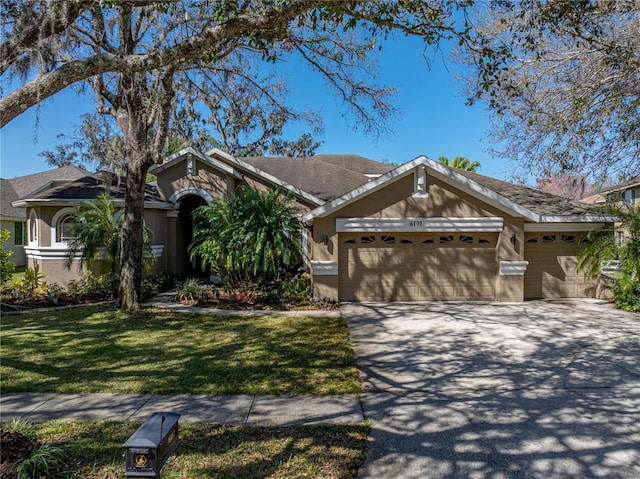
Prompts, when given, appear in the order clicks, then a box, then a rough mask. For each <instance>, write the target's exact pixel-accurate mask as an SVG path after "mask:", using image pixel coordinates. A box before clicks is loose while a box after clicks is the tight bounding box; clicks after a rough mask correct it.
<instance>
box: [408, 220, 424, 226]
mask: <svg viewBox="0 0 640 479" xmlns="http://www.w3.org/2000/svg"><path fill="white" fill-rule="evenodd" d="M409 226H412V227H420V226H422V220H412V221H409Z"/></svg>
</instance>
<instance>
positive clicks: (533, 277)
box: [524, 232, 595, 299]
mask: <svg viewBox="0 0 640 479" xmlns="http://www.w3.org/2000/svg"><path fill="white" fill-rule="evenodd" d="M580 238H581V233H575V232H545V233H526V234H525V250H524V259H525V260H526V261H528V262H529V265H528V266H527V270H526V272H525V275H524V281H525V283H524V284H525V289H524V297H525V299H553V298H585V297H587V298H588V297H594V296H595V284H594V283H592V282H587V281H585V279H584V277H583V276H582V275H580V274H578V273H577V272H576V264H577V263H578V258H577V255H578V252H579V251H580Z"/></svg>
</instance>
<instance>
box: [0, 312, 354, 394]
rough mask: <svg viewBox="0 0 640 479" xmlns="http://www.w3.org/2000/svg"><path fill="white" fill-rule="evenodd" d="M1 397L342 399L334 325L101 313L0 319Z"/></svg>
mask: <svg viewBox="0 0 640 479" xmlns="http://www.w3.org/2000/svg"><path fill="white" fill-rule="evenodd" d="M0 341H1V343H0V357H2V362H1V364H0V375H1V377H2V384H1V386H0V392H1V393H8V392H53V393H89V392H119V393H149V394H175V393H191V394H196V393H197V394H241V393H246V394H305V393H311V394H345V393H357V392H359V389H360V387H359V380H358V374H357V370H356V367H355V361H354V357H353V352H352V350H351V347H350V345H349V339H348V333H347V328H346V324H345V322H344V319H342V318H322V319H318V318H315V319H314V318H308V317H296V318H286V317H271V316H264V317H257V318H247V317H241V316H234V317H222V316H208V315H199V314H183V313H174V312H170V311H166V310H160V309H145V310H143V311H141V312H139V313H135V314H133V313H122V312H115V311H113V310H112V309H109V307H107V306H103V307H98V306H91V307H82V308H77V309H70V310H62V311H54V312H48V313H27V314H19V315H4V316H3V318H2V330H1V332H0Z"/></svg>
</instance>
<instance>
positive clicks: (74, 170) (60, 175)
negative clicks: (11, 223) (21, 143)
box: [0, 166, 87, 218]
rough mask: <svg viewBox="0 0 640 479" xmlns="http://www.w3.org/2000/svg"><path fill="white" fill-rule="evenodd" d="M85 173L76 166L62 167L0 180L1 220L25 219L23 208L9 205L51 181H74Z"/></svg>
mask: <svg viewBox="0 0 640 479" xmlns="http://www.w3.org/2000/svg"><path fill="white" fill-rule="evenodd" d="M86 174H87V172H86V171H85V170H83V169H82V168H78V167H77V166H63V167H61V168H56V169H55V170H47V171H41V172H39V173H33V174H31V175H24V176H17V177H15V178H11V179H0V216H2V217H3V218H26V210H25V209H24V208H15V207H13V206H12V205H11V203H12V202H14V201H17V200H19V199H21V198H23V197H25V196H27V195H28V194H30V193H32V192H33V191H35V190H37V189H38V188H41V187H42V186H44V185H46V184H47V183H49V182H51V181H56V180H61V181H62V180H75V179H76V178H80V177H81V176H84V175H86Z"/></svg>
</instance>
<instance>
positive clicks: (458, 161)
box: [438, 156, 480, 172]
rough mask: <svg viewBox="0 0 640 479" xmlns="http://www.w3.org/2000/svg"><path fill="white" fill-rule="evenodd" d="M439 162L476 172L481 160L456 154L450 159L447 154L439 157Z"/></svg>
mask: <svg viewBox="0 0 640 479" xmlns="http://www.w3.org/2000/svg"><path fill="white" fill-rule="evenodd" d="M438 162H439V163H440V164H442V165H444V166H450V167H451V168H457V169H459V170H465V171H473V172H475V171H476V169H477V168H480V163H479V162H477V161H471V160H470V159H469V158H465V157H464V156H456V157H454V158H453V159H452V160H449V158H447V157H446V156H441V157H439V158H438Z"/></svg>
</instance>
